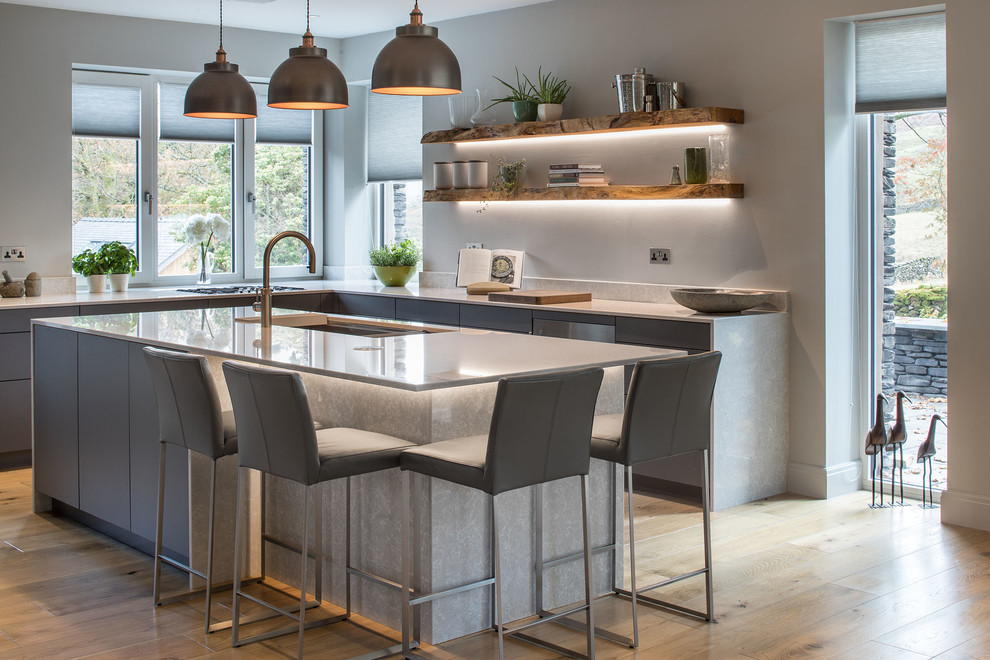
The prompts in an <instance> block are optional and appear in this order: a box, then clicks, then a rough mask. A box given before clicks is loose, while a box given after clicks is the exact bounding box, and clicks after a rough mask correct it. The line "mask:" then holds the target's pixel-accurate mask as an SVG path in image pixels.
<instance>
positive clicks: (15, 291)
mask: <svg viewBox="0 0 990 660" xmlns="http://www.w3.org/2000/svg"><path fill="white" fill-rule="evenodd" d="M23 295H24V282H0V296H2V297H4V298H20V297H21V296H23Z"/></svg>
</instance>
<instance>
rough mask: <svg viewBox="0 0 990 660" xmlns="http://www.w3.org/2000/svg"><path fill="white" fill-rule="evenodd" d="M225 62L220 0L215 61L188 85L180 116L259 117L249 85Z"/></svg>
mask: <svg viewBox="0 0 990 660" xmlns="http://www.w3.org/2000/svg"><path fill="white" fill-rule="evenodd" d="M237 69H238V67H237V65H236V64H232V63H231V62H228V61H227V53H226V52H225V51H224V49H223V0H220V48H218V49H217V59H216V61H214V62H207V63H206V64H204V65H203V73H201V74H199V75H198V76H196V78H195V79H194V80H193V81H192V82H191V83H189V87H188V88H186V100H185V108H184V112H183V114H184V115H185V116H187V117H205V118H207V119H250V118H252V117H257V116H258V99H257V97H256V96H255V94H254V90H253V89H251V85H250V84H249V83H248V81H247V80H245V79H244V76H242V75H241V74H240V73H238V72H237Z"/></svg>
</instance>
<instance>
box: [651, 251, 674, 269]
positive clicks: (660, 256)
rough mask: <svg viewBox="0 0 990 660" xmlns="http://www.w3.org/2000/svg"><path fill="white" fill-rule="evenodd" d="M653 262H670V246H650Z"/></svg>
mask: <svg viewBox="0 0 990 660" xmlns="http://www.w3.org/2000/svg"><path fill="white" fill-rule="evenodd" d="M650 263H651V264H667V265H669V264H670V249H669V248H650Z"/></svg>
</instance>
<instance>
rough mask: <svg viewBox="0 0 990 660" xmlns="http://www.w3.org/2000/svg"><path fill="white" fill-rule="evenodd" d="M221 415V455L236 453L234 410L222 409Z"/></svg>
mask: <svg viewBox="0 0 990 660" xmlns="http://www.w3.org/2000/svg"><path fill="white" fill-rule="evenodd" d="M221 415H222V417H223V455H224V456H230V455H231V454H236V453H237V426H236V425H235V424H234V411H233V410H224V411H223V412H222V413H221Z"/></svg>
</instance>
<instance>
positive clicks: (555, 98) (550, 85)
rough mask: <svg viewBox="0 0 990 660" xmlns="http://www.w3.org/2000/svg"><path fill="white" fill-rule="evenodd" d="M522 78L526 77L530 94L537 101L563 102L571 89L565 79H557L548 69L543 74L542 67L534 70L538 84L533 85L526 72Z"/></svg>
mask: <svg viewBox="0 0 990 660" xmlns="http://www.w3.org/2000/svg"><path fill="white" fill-rule="evenodd" d="M523 78H526V82H527V83H529V88H530V90H531V93H532V96H533V98H534V99H536V102H537V103H563V102H564V99H566V98H567V95H568V94H569V93H570V91H571V86H570V85H568V84H567V81H566V80H558V79H557V78H556V77H554V76H553V74H552V73H550V72H549V71H547V75H545V76H544V75H543V67H540V68H539V70H538V71H537V72H536V80H537V83H538V84H535V85H534V84H533V82H532V81H531V80H530V79H529V78H528V77H527V76H526V74H523Z"/></svg>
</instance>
